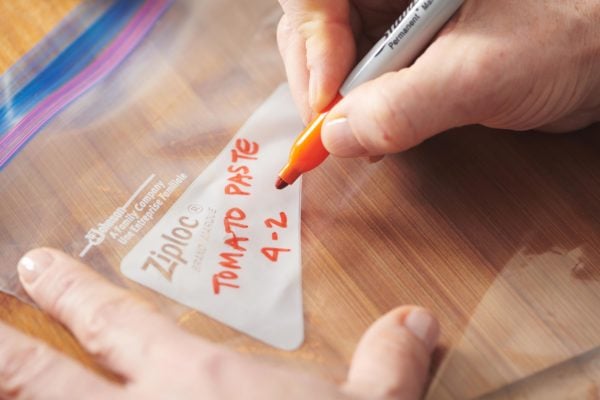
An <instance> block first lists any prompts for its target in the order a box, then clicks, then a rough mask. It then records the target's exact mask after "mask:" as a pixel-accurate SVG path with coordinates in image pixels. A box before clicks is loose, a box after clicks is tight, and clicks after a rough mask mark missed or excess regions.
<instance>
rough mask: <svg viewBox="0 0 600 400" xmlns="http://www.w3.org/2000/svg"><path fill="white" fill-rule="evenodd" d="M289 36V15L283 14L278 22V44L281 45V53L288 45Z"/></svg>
mask: <svg viewBox="0 0 600 400" xmlns="http://www.w3.org/2000/svg"><path fill="white" fill-rule="evenodd" d="M289 36H290V24H289V22H288V19H287V17H286V16H285V15H283V16H282V17H281V19H280V20H279V23H278V24H277V44H278V45H279V51H280V52H281V53H283V51H284V50H285V48H286V46H287V42H288V38H289Z"/></svg>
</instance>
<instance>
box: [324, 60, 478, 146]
mask: <svg viewBox="0 0 600 400" xmlns="http://www.w3.org/2000/svg"><path fill="white" fill-rule="evenodd" d="M438 53H439V52H438ZM425 56H427V57H425ZM441 56H442V55H440V54H437V55H435V54H424V55H423V56H422V58H421V59H419V60H418V61H417V63H415V64H414V65H413V66H412V67H410V68H406V69H403V70H400V71H398V72H391V73H388V74H385V75H383V76H381V77H379V78H377V79H374V80H372V81H370V82H367V83H365V84H363V85H361V86H359V87H358V88H356V89H354V90H353V91H352V92H350V93H349V94H348V95H347V96H346V97H345V98H343V99H342V100H341V101H340V103H338V104H337V105H336V106H335V107H334V108H333V109H332V110H331V111H330V112H329V115H328V116H327V118H326V120H325V123H324V125H323V129H322V140H323V144H324V145H325V148H327V150H328V151H329V152H330V153H332V154H334V155H337V156H340V157H355V156H365V155H381V154H386V153H394V152H399V151H403V150H407V149H409V148H411V147H413V146H416V145H417V144H419V143H421V142H422V141H424V140H425V139H427V138H429V137H431V136H433V135H435V134H437V133H440V132H442V131H445V130H448V129H450V128H454V127H457V126H461V125H465V124H467V123H469V122H471V121H470V114H472V113H471V112H470V108H469V107H465V106H464V105H462V103H464V101H463V100H461V99H462V98H464V97H465V93H460V90H458V89H459V87H460V85H461V84H460V83H457V81H460V80H457V79H456V77H457V74H455V73H454V71H455V70H456V68H455V65H454V63H452V62H448V63H440V62H439V60H440V58H439V57H441ZM442 59H443V58H442ZM436 60H437V61H436Z"/></svg>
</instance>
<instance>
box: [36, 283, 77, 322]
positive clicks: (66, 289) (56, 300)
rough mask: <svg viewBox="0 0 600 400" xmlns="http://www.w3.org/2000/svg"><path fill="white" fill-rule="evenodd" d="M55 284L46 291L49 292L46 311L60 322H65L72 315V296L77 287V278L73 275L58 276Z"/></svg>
mask: <svg viewBox="0 0 600 400" xmlns="http://www.w3.org/2000/svg"><path fill="white" fill-rule="evenodd" d="M55 279H56V280H55V282H54V283H53V285H52V286H51V287H50V285H48V286H47V287H46V288H45V290H49V292H48V298H47V306H46V307H44V308H46V310H47V311H48V312H49V313H50V314H51V315H52V316H54V317H55V318H57V319H58V320H61V321H63V320H64V318H65V317H67V316H68V315H69V314H70V308H71V295H72V293H73V288H74V287H75V286H76V285H77V278H76V276H74V275H73V274H64V275H63V276H56V277H55Z"/></svg>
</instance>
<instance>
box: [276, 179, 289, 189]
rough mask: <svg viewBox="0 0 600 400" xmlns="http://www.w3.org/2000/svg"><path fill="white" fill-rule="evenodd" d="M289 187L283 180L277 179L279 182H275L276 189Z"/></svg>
mask: <svg viewBox="0 0 600 400" xmlns="http://www.w3.org/2000/svg"><path fill="white" fill-rule="evenodd" d="M287 186H288V183H287V182H286V181H284V180H283V179H281V178H279V177H278V178H277V182H275V187H276V188H277V189H279V190H281V189H283V188H285V187H287Z"/></svg>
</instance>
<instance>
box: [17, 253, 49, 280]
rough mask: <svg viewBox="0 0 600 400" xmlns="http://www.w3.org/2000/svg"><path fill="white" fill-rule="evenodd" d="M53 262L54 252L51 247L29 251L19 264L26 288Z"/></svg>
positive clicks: (20, 276)
mask: <svg viewBox="0 0 600 400" xmlns="http://www.w3.org/2000/svg"><path fill="white" fill-rule="evenodd" d="M53 262H54V254H53V252H52V250H51V249H48V248H44V247H41V248H37V249H33V250H30V251H28V252H27V253H26V254H25V255H24V256H23V257H21V259H20V260H19V262H18V264H17V271H18V273H19V280H20V281H21V284H22V285H23V286H24V287H25V288H27V287H28V286H30V285H31V284H33V283H34V282H35V281H36V280H37V278H38V277H39V276H40V274H42V273H43V272H44V270H45V269H47V268H48V267H50V266H51V265H52V263H53Z"/></svg>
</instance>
